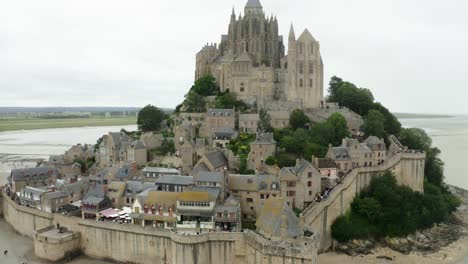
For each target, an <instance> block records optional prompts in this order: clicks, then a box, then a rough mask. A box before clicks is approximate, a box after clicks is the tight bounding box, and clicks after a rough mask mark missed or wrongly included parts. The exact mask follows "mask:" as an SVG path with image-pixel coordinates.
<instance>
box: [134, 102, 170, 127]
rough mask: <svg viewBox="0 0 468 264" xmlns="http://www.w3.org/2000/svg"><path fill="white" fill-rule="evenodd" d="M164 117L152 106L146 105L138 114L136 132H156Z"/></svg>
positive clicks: (160, 111)
mask: <svg viewBox="0 0 468 264" xmlns="http://www.w3.org/2000/svg"><path fill="white" fill-rule="evenodd" d="M165 117H166V114H164V112H163V111H162V110H161V109H159V108H157V107H156V106H154V105H147V106H145V107H143V109H141V110H140V112H138V119H137V125H138V130H140V131H143V132H148V131H157V130H159V129H160V128H161V124H162V122H163V120H164V118H165Z"/></svg>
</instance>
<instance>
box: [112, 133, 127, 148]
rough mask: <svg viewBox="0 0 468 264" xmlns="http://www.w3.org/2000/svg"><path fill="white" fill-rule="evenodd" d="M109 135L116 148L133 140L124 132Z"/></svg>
mask: <svg viewBox="0 0 468 264" xmlns="http://www.w3.org/2000/svg"><path fill="white" fill-rule="evenodd" d="M109 135H110V136H111V137H112V140H113V141H114V145H116V146H118V145H121V144H122V143H128V142H130V141H131V140H132V139H131V138H130V137H129V136H128V135H127V134H125V133H123V132H109Z"/></svg>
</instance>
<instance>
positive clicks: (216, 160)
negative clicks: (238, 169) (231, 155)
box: [206, 151, 227, 168]
mask: <svg viewBox="0 0 468 264" xmlns="http://www.w3.org/2000/svg"><path fill="white" fill-rule="evenodd" d="M206 158H207V159H208V161H210V163H211V164H212V165H213V167H215V168H219V167H221V166H224V165H226V164H227V159H226V157H225V156H224V154H223V153H222V152H220V151H214V152H210V153H208V154H206Z"/></svg>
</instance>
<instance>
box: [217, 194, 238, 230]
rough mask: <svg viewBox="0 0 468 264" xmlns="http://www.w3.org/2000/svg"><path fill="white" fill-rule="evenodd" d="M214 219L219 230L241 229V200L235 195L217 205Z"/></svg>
mask: <svg viewBox="0 0 468 264" xmlns="http://www.w3.org/2000/svg"><path fill="white" fill-rule="evenodd" d="M214 221H215V229H216V230H217V231H234V232H235V231H240V230H241V229H242V225H241V209H240V200H239V199H238V198H236V197H235V196H229V197H228V198H227V199H226V200H225V201H224V202H223V203H221V204H218V205H216V207H215V212H214Z"/></svg>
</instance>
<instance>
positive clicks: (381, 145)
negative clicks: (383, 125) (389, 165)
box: [363, 136, 387, 166]
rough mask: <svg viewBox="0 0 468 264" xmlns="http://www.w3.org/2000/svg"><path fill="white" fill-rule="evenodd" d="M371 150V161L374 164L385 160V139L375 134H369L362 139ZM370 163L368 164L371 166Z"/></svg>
mask: <svg viewBox="0 0 468 264" xmlns="http://www.w3.org/2000/svg"><path fill="white" fill-rule="evenodd" d="M363 143H364V144H366V145H367V146H368V147H369V148H370V149H371V151H372V154H371V161H370V162H371V163H372V164H375V165H380V164H382V163H384V162H385V158H386V156H387V147H386V145H385V140H383V139H379V138H378V137H376V136H369V137H368V138H367V139H365V140H364V141H363ZM372 164H368V165H369V166H372Z"/></svg>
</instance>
